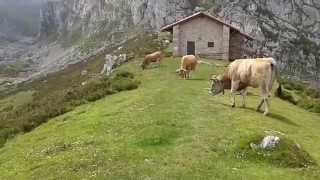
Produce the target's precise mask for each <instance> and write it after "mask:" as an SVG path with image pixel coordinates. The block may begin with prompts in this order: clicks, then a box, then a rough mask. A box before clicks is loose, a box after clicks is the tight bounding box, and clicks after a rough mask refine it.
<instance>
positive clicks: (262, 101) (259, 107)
mask: <svg viewBox="0 0 320 180" xmlns="http://www.w3.org/2000/svg"><path fill="white" fill-rule="evenodd" d="M263 103H264V99H262V100H261V102H260V104H259V105H258V107H257V111H258V112H259V111H260V109H261V107H262V105H263Z"/></svg>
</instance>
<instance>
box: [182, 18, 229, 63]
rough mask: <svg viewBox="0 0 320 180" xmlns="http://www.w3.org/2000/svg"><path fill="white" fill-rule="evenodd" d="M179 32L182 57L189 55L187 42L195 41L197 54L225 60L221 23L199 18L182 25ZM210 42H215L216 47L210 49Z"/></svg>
mask: <svg viewBox="0 0 320 180" xmlns="http://www.w3.org/2000/svg"><path fill="white" fill-rule="evenodd" d="M179 32H180V33H179V35H180V36H179V40H180V41H179V53H180V55H181V56H182V55H186V54H187V41H194V42H195V53H196V54H200V55H211V56H212V55H213V56H216V58H218V59H222V58H223V57H222V54H223V51H224V48H223V25H222V24H221V23H218V22H215V21H212V20H211V19H209V18H207V17H198V18H194V19H192V20H190V21H188V22H185V23H183V24H180V31H179ZM208 42H214V47H208Z"/></svg>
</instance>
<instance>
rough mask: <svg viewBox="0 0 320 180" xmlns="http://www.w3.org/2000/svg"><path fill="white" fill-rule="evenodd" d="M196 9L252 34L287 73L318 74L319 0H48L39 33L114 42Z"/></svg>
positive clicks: (306, 76) (305, 76) (310, 76)
mask: <svg viewBox="0 0 320 180" xmlns="http://www.w3.org/2000/svg"><path fill="white" fill-rule="evenodd" d="M195 9H201V10H208V11H209V12H210V13H212V14H214V15H216V16H220V17H222V18H224V19H225V20H226V21H227V22H229V23H231V24H233V25H235V26H237V27H239V28H240V29H242V30H243V31H245V32H247V33H250V34H251V35H253V36H254V37H256V41H255V46H254V49H255V50H258V51H263V52H264V53H265V54H268V55H273V56H275V57H276V58H277V59H278V62H279V63H280V65H281V69H282V71H283V72H286V74H289V75H295V76H297V77H300V78H303V79H312V80H319V79H320V74H319V73H320V72H319V71H320V57H319V53H320V46H319V42H320V33H319V32H320V21H319V19H320V1H317V0H279V1H274V0H175V1H173V0H162V1H158V0H55V1H50V0H49V1H48V2H47V3H46V4H45V5H44V6H43V8H42V21H41V25H42V26H41V36H42V37H48V36H50V35H51V36H52V35H54V37H55V38H57V39H64V40H65V39H68V40H69V41H73V39H78V38H79V37H85V38H89V37H91V38H92V37H98V38H99V40H103V41H102V43H106V42H108V43H113V42H117V41H119V40H123V38H127V37H128V36H130V34H134V33H136V32H139V31H142V30H144V31H150V30H151V31H157V30H159V28H160V27H161V26H163V25H165V24H168V23H170V22H173V21H175V20H177V19H179V18H181V17H184V16H187V15H190V14H192V13H193V12H194V10H195ZM66 37H67V38H66Z"/></svg>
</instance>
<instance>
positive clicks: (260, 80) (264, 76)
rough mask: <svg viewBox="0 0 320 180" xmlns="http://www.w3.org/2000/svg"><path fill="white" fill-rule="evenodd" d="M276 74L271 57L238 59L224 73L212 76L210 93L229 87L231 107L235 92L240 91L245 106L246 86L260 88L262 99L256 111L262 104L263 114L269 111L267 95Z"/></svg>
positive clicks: (216, 92)
mask: <svg viewBox="0 0 320 180" xmlns="http://www.w3.org/2000/svg"><path fill="white" fill-rule="evenodd" d="M275 75H276V61H275V60H274V59H273V58H257V59H239V60H236V61H234V62H232V63H231V64H230V65H229V66H228V68H227V69H226V71H225V72H224V74H222V75H219V76H217V77H212V79H211V81H212V84H211V89H210V92H209V93H210V94H211V95H213V96H215V95H217V94H219V93H221V92H224V90H225V89H231V100H232V102H231V103H232V104H231V105H232V107H235V94H236V93H237V92H240V94H241V95H242V104H243V106H244V107H245V98H246V94H247V88H248V87H253V88H259V87H260V88H261V95H262V101H261V102H260V104H259V106H258V108H257V111H260V109H261V107H262V105H263V104H264V105H265V106H264V107H265V109H264V115H268V113H269V101H268V98H269V95H270V92H271V90H272V85H273V82H274V79H275Z"/></svg>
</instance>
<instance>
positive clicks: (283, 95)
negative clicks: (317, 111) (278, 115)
mask: <svg viewBox="0 0 320 180" xmlns="http://www.w3.org/2000/svg"><path fill="white" fill-rule="evenodd" d="M280 91H281V92H280ZM276 96H277V97H279V98H280V99H282V100H285V101H288V102H290V103H292V104H295V105H296V104H297V103H298V101H297V100H296V99H295V98H294V96H293V95H292V93H291V92H290V91H287V90H285V89H281V90H279V89H278V91H277V92H276Z"/></svg>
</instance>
